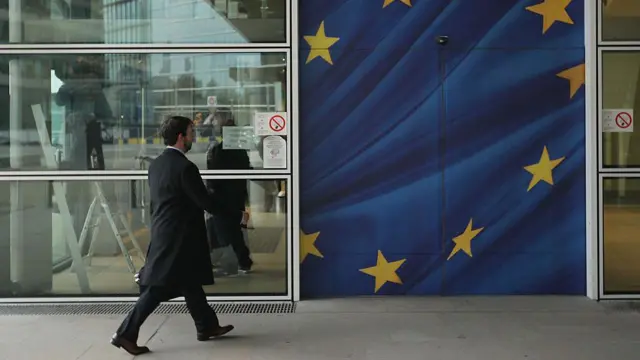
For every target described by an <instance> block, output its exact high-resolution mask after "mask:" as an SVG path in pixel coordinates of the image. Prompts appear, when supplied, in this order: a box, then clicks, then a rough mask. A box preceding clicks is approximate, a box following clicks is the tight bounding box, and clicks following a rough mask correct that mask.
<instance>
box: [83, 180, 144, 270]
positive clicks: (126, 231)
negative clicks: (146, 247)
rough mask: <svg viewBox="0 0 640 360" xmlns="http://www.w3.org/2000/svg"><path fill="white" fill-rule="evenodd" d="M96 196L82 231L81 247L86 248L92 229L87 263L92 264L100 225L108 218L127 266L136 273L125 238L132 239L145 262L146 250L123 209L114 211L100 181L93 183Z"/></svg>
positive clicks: (135, 248)
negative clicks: (143, 249) (143, 248)
mask: <svg viewBox="0 0 640 360" xmlns="http://www.w3.org/2000/svg"><path fill="white" fill-rule="evenodd" d="M93 185H94V190H95V196H94V198H93V201H92V202H91V205H90V206H89V210H88V211H87V216H86V217H85V220H84V225H83V226H82V231H81V232H80V239H79V240H78V241H79V242H80V249H84V248H85V244H86V241H87V238H88V235H89V232H90V231H91V242H90V243H89V251H88V253H87V255H86V256H85V257H84V258H85V259H87V260H88V261H87V265H89V266H90V265H91V260H92V258H93V255H94V251H95V244H96V242H97V239H98V234H99V229H100V225H101V224H102V220H103V219H106V220H107V223H108V224H109V227H110V229H111V231H112V232H113V235H114V238H115V240H116V242H117V244H118V247H119V248H120V251H121V252H122V256H123V257H124V258H125V261H126V262H127V267H128V268H129V271H130V272H131V273H132V274H135V273H136V267H135V265H134V263H133V258H132V256H131V254H130V252H129V249H127V246H126V245H125V243H124V238H125V237H126V238H128V239H130V240H131V243H132V244H133V247H134V250H135V252H136V253H137V256H138V257H139V258H140V260H142V262H143V263H144V262H145V261H146V258H145V256H144V252H143V251H142V248H141V247H140V243H139V242H138V239H136V236H135V234H134V233H133V231H131V227H130V226H129V221H128V220H127V218H126V217H125V215H124V214H123V213H122V212H121V211H115V212H114V211H112V210H111V207H110V206H109V203H108V202H107V199H106V198H105V196H104V192H103V191H102V186H101V185H100V183H99V182H98V181H95V182H94V183H93Z"/></svg>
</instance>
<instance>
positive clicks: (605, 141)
mask: <svg viewBox="0 0 640 360" xmlns="http://www.w3.org/2000/svg"><path fill="white" fill-rule="evenodd" d="M598 3H599V12H600V14H599V19H600V20H601V22H600V24H599V34H598V35H599V39H598V42H597V45H596V49H597V65H598V67H597V68H598V82H597V90H598V91H597V93H598V111H597V124H598V127H597V128H598V141H597V148H598V157H597V169H598V188H597V191H598V194H597V195H598V198H599V201H598V212H599V214H598V215H599V221H598V229H599V234H598V238H599V251H600V279H599V281H600V294H599V296H600V297H604V298H607V297H617V298H620V297H634V296H637V295H640V266H638V265H637V264H638V262H637V261H635V259H636V258H637V255H638V254H640V242H638V241H637V238H638V232H639V230H640V228H639V227H638V226H637V224H638V215H640V138H638V136H637V135H636V132H637V131H636V130H635V129H636V128H637V125H636V124H635V116H636V115H638V114H640V26H639V24H640V22H639V21H638V20H640V3H639V2H637V1H628V0H602V1H598Z"/></svg>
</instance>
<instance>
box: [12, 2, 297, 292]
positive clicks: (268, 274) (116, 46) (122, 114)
mask: <svg viewBox="0 0 640 360" xmlns="http://www.w3.org/2000/svg"><path fill="white" fill-rule="evenodd" d="M0 6H2V7H3V8H2V11H3V13H4V14H6V15H5V16H4V17H3V19H4V20H0V21H1V23H2V26H1V27H0V112H2V114H1V115H2V116H0V204H1V206H2V209H4V210H3V211H2V212H1V213H0V222H1V223H0V231H1V232H2V235H1V236H0V297H1V298H5V299H7V298H9V299H16V298H51V299H56V298H68V297H72V298H75V297H79V298H84V297H92V298H95V297H105V298H109V297H111V298H115V297H122V296H125V297H128V296H135V295H137V292H138V289H137V286H136V284H135V283H134V278H133V275H134V273H135V272H136V271H137V270H139V268H140V267H141V265H142V264H143V263H144V259H145V254H146V251H147V246H148V244H149V242H150V241H151V239H150V238H149V226H150V222H149V221H150V214H149V211H148V209H149V195H148V186H147V181H146V172H147V169H148V166H149V163H150V161H152V160H153V159H154V158H155V157H156V156H157V155H159V154H160V153H161V151H162V150H163V149H164V144H163V143H162V139H161V138H160V137H159V136H158V134H157V132H158V127H159V125H160V123H161V122H162V120H163V119H165V118H166V117H167V116H171V115H182V116H187V117H189V118H192V119H193V120H194V124H195V127H194V129H195V133H196V139H195V143H194V146H193V148H192V149H191V151H190V152H189V153H188V155H187V156H188V157H189V159H190V160H191V161H193V162H194V163H195V164H196V165H197V166H198V167H199V168H200V169H201V173H202V175H203V179H204V181H205V183H206V184H213V183H215V184H218V185H219V184H222V186H223V187H224V185H225V184H230V183H235V184H242V185H241V186H245V187H246V189H247V194H248V195H247V196H248V201H247V210H248V211H250V213H251V220H250V223H249V225H248V226H247V227H246V228H243V229H238V231H239V232H242V235H243V238H244V244H245V246H246V247H247V248H248V249H249V251H250V253H251V257H252V259H253V261H254V264H255V265H254V268H253V269H252V270H253V271H252V272H251V273H249V274H242V275H241V274H239V272H238V261H237V256H236V253H235V250H234V248H233V247H232V246H229V245H227V246H222V244H221V243H218V242H216V236H217V232H216V230H215V228H216V226H214V223H215V219H213V218H212V217H211V216H209V215H207V214H205V213H204V212H203V218H204V220H205V222H206V224H207V231H208V233H209V237H208V240H209V243H210V245H211V246H210V252H211V254H210V255H211V258H212V262H213V263H214V268H213V269H212V271H213V272H214V273H215V275H214V276H215V277H216V285H213V286H209V287H206V288H205V290H206V292H207V294H209V295H210V296H213V297H216V296H225V297H227V298H228V297H232V298H236V297H246V296H250V297H253V298H255V297H260V298H264V297H265V296H267V297H270V298H273V299H283V298H292V296H293V292H292V288H293V285H292V282H293V275H292V274H293V270H292V268H293V267H292V261H293V255H292V251H293V249H292V241H293V238H294V236H293V233H292V231H291V229H293V228H294V227H295V224H294V217H293V215H292V214H293V211H295V209H292V207H293V206H295V205H294V204H296V202H295V201H294V196H297V194H295V193H294V191H293V189H294V188H295V186H294V183H293V181H294V179H293V175H292V174H293V168H294V163H293V161H292V160H291V154H292V140H293V139H292V137H291V134H288V133H287V132H286V131H283V132H280V133H279V134H269V133H268V131H267V133H265V131H258V128H260V126H264V119H265V116H266V119H269V117H273V116H277V117H282V119H286V121H287V124H288V126H287V131H288V129H289V127H290V126H291V123H292V122H293V123H295V119H291V114H292V113H293V109H294V108H295V106H296V105H297V104H293V103H292V102H291V99H292V96H291V94H292V92H294V91H296V87H297V83H296V82H294V81H293V74H292V66H291V60H290V59H291V58H292V55H293V54H292V50H291V47H290V45H289V40H290V39H289V35H290V34H289V31H288V29H290V28H291V26H290V24H289V23H290V22H291V20H292V18H291V16H289V14H288V11H289V10H290V3H289V2H286V1H285V0H222V1H218V0H216V1H209V0H177V1H165V0H158V1H153V2H152V1H150V0H140V1H130V0H56V1H32V0H12V1H9V2H5V4H4V5H0ZM218 145H219V146H218ZM213 151H221V152H222V153H225V152H227V153H229V154H236V155H237V154H240V155H238V156H233V158H234V159H236V160H237V161H236V160H234V161H229V162H223V163H218V164H213V163H212V162H210V161H208V158H209V157H210V155H211V154H212V152H213ZM230 158H231V157H230ZM234 186H235V185H234ZM238 186H240V185H238Z"/></svg>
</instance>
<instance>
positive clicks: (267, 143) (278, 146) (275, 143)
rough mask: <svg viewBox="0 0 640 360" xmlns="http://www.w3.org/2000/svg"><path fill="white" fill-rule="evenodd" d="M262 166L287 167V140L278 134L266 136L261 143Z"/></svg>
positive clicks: (268, 167) (272, 167) (270, 167)
mask: <svg viewBox="0 0 640 360" xmlns="http://www.w3.org/2000/svg"><path fill="white" fill-rule="evenodd" d="M262 167H263V168H265V169H286V168H287V142H286V141H285V140H284V139H283V138H281V137H280V136H267V137H266V138H264V141H263V143H262Z"/></svg>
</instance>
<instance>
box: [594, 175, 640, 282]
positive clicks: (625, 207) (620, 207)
mask: <svg viewBox="0 0 640 360" xmlns="http://www.w3.org/2000/svg"><path fill="white" fill-rule="evenodd" d="M602 187H603V189H602V191H603V202H604V204H603V207H604V210H603V213H604V217H603V233H604V264H603V266H604V292H605V293H606V294H612V293H625V294H629V293H640V262H639V261H638V259H640V241H639V239H638V234H640V221H638V219H640V178H627V179H625V178H617V179H612V178H610V179H604V180H603V183H602Z"/></svg>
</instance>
